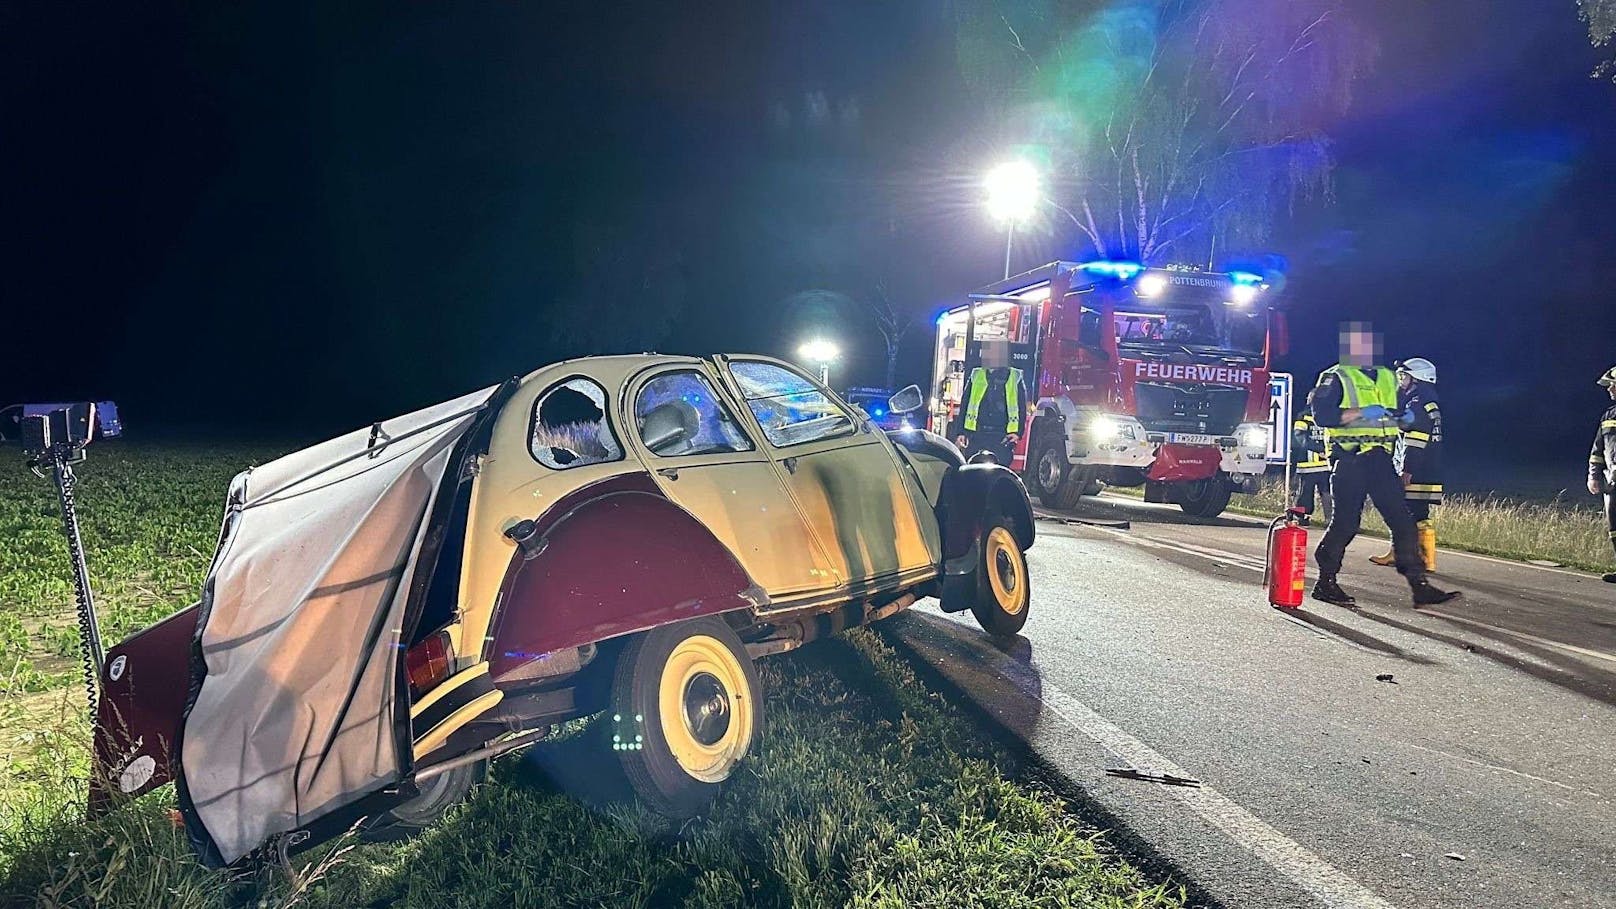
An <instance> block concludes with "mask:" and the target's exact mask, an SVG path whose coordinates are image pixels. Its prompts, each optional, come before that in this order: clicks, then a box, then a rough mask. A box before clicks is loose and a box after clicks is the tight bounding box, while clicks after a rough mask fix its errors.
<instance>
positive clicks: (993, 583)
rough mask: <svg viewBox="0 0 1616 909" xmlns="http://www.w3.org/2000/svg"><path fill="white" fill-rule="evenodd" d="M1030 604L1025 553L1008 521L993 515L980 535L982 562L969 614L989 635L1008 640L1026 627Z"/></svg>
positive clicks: (1030, 579)
mask: <svg viewBox="0 0 1616 909" xmlns="http://www.w3.org/2000/svg"><path fill="white" fill-rule="evenodd" d="M1031 605H1032V577H1031V575H1030V574H1029V573H1028V571H1027V554H1026V553H1025V552H1023V551H1022V549H1021V543H1020V542H1018V540H1017V538H1016V533H1015V527H1014V525H1013V524H1012V523H1011V522H1010V520H1009V519H1007V518H1005V517H1004V516H1003V515H995V516H994V517H993V518H992V519H991V520H990V521H989V522H988V525H987V532H986V533H985V534H983V536H982V563H981V565H979V566H978V568H977V593H976V602H975V603H973V604H972V605H971V614H972V615H974V616H976V622H977V624H978V625H981V626H982V630H984V631H986V632H987V633H988V634H991V635H993V636H994V637H996V638H1008V637H1013V636H1014V635H1015V634H1016V633H1017V632H1019V631H1020V630H1021V628H1022V626H1023V625H1026V624H1027V609H1028V607H1029V606H1031Z"/></svg>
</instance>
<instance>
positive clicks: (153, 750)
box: [90, 605, 198, 812]
mask: <svg viewBox="0 0 1616 909" xmlns="http://www.w3.org/2000/svg"><path fill="white" fill-rule="evenodd" d="M197 615H198V609H197V607H196V606H195V605H193V606H190V607H188V608H186V609H182V610H180V611H179V612H176V613H174V614H173V615H171V616H169V617H168V618H166V619H164V620H162V621H161V622H158V623H157V624H155V625H153V626H151V627H150V628H147V629H146V630H145V631H141V632H138V633H136V634H134V635H133V636H131V637H129V638H128V639H127V640H125V641H123V642H122V643H120V644H118V645H117V646H115V647H113V648H112V649H110V650H108V651H107V661H106V664H105V665H104V666H103V667H102V669H101V700H100V703H99V704H98V705H97V706H96V714H95V742H94V750H95V765H94V768H93V770H92V773H91V776H90V810H91V811H92V812H96V811H99V810H101V809H102V808H104V807H106V806H107V805H108V804H109V803H110V802H111V801H112V800H113V798H114V797H115V795H114V794H115V793H122V794H123V795H124V796H127V797H130V798H133V797H134V796H137V795H142V794H144V793H147V792H150V791H151V790H153V789H156V788H157V787H158V786H161V785H162V784H164V783H166V782H168V781H170V780H172V779H173V778H174V767H173V762H172V759H171V758H172V748H173V746H174V742H175V737H176V736H177V735H179V729H180V717H181V715H182V714H183V713H184V712H185V700H186V697H187V696H188V694H189V692H190V687H191V674H190V672H191V670H190V658H191V641H192V639H193V638H195V637H196V619H197Z"/></svg>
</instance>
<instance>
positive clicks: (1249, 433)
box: [1238, 426, 1268, 451]
mask: <svg viewBox="0 0 1616 909" xmlns="http://www.w3.org/2000/svg"><path fill="white" fill-rule="evenodd" d="M1238 438H1239V439H1240V447H1241V448H1261V449H1263V450H1265V451H1266V450H1267V449H1268V427H1266V426H1244V427H1241V429H1240V435H1239V436H1238Z"/></svg>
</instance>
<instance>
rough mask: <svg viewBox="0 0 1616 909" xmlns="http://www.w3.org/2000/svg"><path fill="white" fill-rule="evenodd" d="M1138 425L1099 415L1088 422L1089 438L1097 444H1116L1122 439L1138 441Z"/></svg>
mask: <svg viewBox="0 0 1616 909" xmlns="http://www.w3.org/2000/svg"><path fill="white" fill-rule="evenodd" d="M1138 425H1139V424H1138V423H1136V422H1134V421H1133V420H1127V419H1120V418H1118V417H1113V416H1110V415H1108V414H1100V415H1099V416H1097V417H1095V418H1094V419H1092V420H1090V421H1089V426H1088V431H1089V438H1090V439H1091V440H1093V441H1095V442H1098V443H1105V442H1116V441H1118V440H1122V439H1132V440H1138V438H1139V433H1138V430H1137V427H1138Z"/></svg>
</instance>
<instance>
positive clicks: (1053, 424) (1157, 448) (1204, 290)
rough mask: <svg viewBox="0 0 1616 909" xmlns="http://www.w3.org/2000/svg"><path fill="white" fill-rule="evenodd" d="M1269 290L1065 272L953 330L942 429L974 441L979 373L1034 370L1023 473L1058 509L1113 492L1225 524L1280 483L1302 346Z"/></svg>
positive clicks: (1191, 275) (1258, 281)
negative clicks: (1275, 422) (1277, 455)
mask: <svg viewBox="0 0 1616 909" xmlns="http://www.w3.org/2000/svg"><path fill="white" fill-rule="evenodd" d="M1274 296H1275V294H1274V290H1273V288H1271V287H1270V284H1269V282H1268V280H1266V279H1265V278H1264V277H1263V276H1262V275H1258V274H1254V273H1250V272H1244V271H1229V272H1212V271H1202V270H1199V269H1196V268H1191V267H1180V266H1168V267H1161V268H1156V267H1148V268H1147V267H1145V266H1142V265H1140V264H1138V263H1134V262H1117V261H1099V262H1087V263H1075V262H1051V263H1050V264H1048V265H1045V266H1042V267H1040V268H1035V269H1033V270H1032V271H1029V272H1025V273H1023V274H1020V275H1016V276H1014V277H1011V278H1008V279H1006V280H1004V281H1000V282H998V283H996V284H991V285H988V286H987V287H984V288H982V289H981V290H979V291H977V292H976V293H973V294H970V295H969V296H968V299H967V302H966V303H965V304H964V305H961V306H957V307H954V308H952V309H949V310H947V311H946V312H944V313H943V314H942V315H941V316H939V317H938V319H937V336H936V348H935V362H934V366H933V372H932V375H933V377H934V378H933V389H932V397H931V400H930V408H929V411H930V412H929V414H928V425H929V427H930V428H931V430H932V431H933V432H937V433H939V434H942V435H946V436H947V437H948V438H950V439H955V438H958V437H959V436H960V435H961V433H962V427H961V424H962V422H963V420H962V416H963V413H964V396H965V393H966V390H967V388H968V383H967V381H966V380H967V378H968V377H969V376H970V374H971V371H972V370H973V369H975V368H976V367H977V366H981V365H983V364H984V363H986V364H987V366H988V368H990V369H991V368H993V367H996V366H1005V365H1008V366H1012V367H1017V368H1020V369H1021V370H1022V373H1023V376H1024V381H1025V383H1026V385H1027V388H1028V394H1029V397H1031V398H1035V399H1036V401H1035V402H1030V403H1033V404H1035V406H1034V407H1033V408H1032V411H1031V417H1030V420H1031V422H1030V425H1028V426H1024V427H1023V432H1022V433H1021V438H1020V441H1019V442H1018V443H1017V447H1016V453H1015V460H1014V464H1013V465H1012V467H1013V468H1014V469H1017V470H1020V471H1021V472H1022V475H1023V477H1024V478H1025V479H1026V482H1027V487H1028V489H1029V491H1030V492H1032V493H1033V494H1034V495H1036V496H1038V498H1039V499H1040V500H1041V501H1042V502H1043V503H1044V504H1046V505H1050V506H1053V507H1057V508H1070V507H1072V506H1073V505H1075V504H1077V501H1078V499H1079V497H1081V496H1083V495H1093V494H1095V493H1098V492H1099V491H1100V489H1101V488H1102V485H1113V486H1127V487H1138V486H1143V487H1144V492H1145V500H1146V501H1152V502H1165V503H1173V504H1177V505H1179V506H1180V507H1181V508H1183V510H1184V511H1185V512H1187V513H1189V514H1191V515H1195V516H1198V517H1213V516H1216V515H1218V514H1220V513H1222V511H1223V510H1224V509H1225V508H1227V507H1228V504H1229V499H1230V496H1231V495H1232V494H1233V493H1235V492H1247V493H1249V492H1255V491H1256V484H1257V480H1258V478H1259V477H1261V476H1262V475H1263V473H1264V471H1265V470H1266V469H1267V457H1268V451H1269V441H1270V440H1269V435H1270V431H1271V430H1270V426H1269V402H1270V397H1269V390H1268V378H1269V369H1270V365H1271V363H1272V362H1273V358H1274V357H1276V356H1278V355H1279V354H1281V353H1282V352H1283V349H1284V346H1285V343H1286V330H1285V321H1284V313H1283V312H1281V311H1280V310H1279V309H1278V307H1277V306H1276V305H1275V300H1274V299H1273V297H1274Z"/></svg>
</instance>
